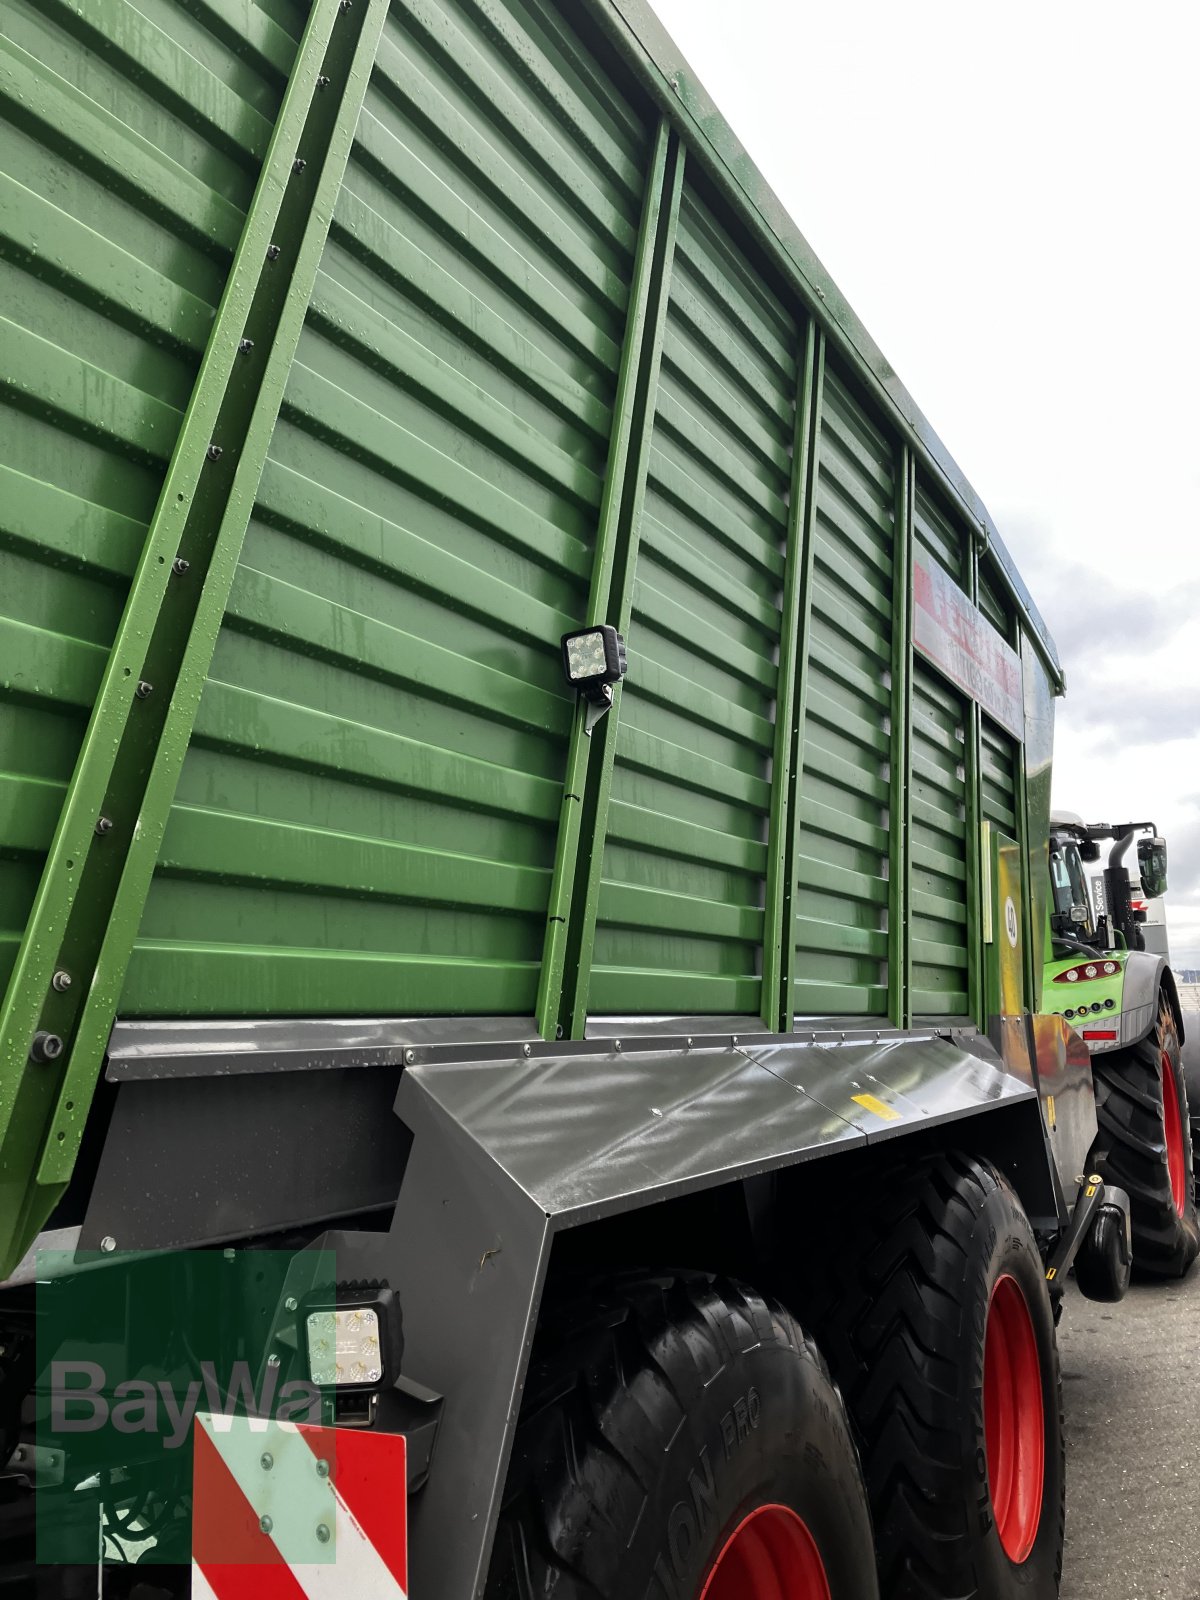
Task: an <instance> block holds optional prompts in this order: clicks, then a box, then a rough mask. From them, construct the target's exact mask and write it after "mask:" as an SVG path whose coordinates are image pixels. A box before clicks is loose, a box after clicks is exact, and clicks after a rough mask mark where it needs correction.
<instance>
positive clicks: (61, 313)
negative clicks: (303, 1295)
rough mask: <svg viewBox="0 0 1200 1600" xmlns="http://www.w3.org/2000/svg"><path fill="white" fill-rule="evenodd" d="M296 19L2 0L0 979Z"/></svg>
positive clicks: (140, 537)
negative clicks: (3, 0) (3, 3)
mask: <svg viewBox="0 0 1200 1600" xmlns="http://www.w3.org/2000/svg"><path fill="white" fill-rule="evenodd" d="M234 13H236V15H235V14H234ZM303 24H304V8H303V7H302V6H301V5H300V4H292V3H290V0H259V3H253V0H244V3H241V4H239V5H237V6H236V7H234V6H233V5H231V4H229V3H228V0H222V3H219V4H210V5H206V6H195V7H192V8H189V9H185V8H184V7H182V6H180V5H177V4H173V3H170V0H142V3H141V4H140V6H139V7H138V8H137V9H135V8H134V6H132V5H130V4H127V3H126V0H71V3H70V4H68V3H66V0H37V3H36V4H32V3H29V0H5V6H4V37H3V38H0V441H2V443H0V992H2V991H3V989H4V986H5V984H6V982H7V979H8V976H9V973H10V971H11V969H12V965H13V962H14V960H15V958H16V953H17V947H18V945H19V943H20V940H21V937H22V935H23V933H24V931H25V927H24V925H25V921H26V918H27V916H28V913H29V909H30V906H31V904H32V901H33V897H34V894H35V892H36V889H37V885H38V882H39V879H40V876H41V872H42V867H43V864H44V860H45V856H46V852H47V850H48V848H49V845H50V841H51V838H52V836H53V833H54V828H55V825H56V822H57V820H58V816H59V813H60V811H61V808H62V803H63V798H64V796H65V794H66V789H67V784H68V782H69V780H70V777H71V774H72V772H73V770H74V767H75V761H76V757H77V756H78V753H79V749H80V745H81V742H82V738H83V733H84V728H85V726H86V722H87V718H88V715H89V713H90V711H91V708H92V705H93V703H94V700H95V696H96V691H97V688H98V685H99V682H100V678H101V674H102V672H103V670H104V665H105V662H106V659H107V655H108V651H109V649H110V647H111V644H112V640H113V637H114V635H115V632H116V628H117V624H118V621H119V619H120V616H121V612H122V608H123V606H124V603H125V597H126V594H127V591H128V587H129V582H130V578H131V576H132V574H133V571H134V568H135V566H136V563H137V560H138V556H139V554H140V552H141V548H142V544H143V541H144V539H145V534H146V528H147V525H148V523H149V520H150V517H151V514H152V513H153V511H154V507H155V503H156V501H157V499H158V495H159V490H160V488H161V486H162V481H163V477H164V473H165V471H166V466H167V462H168V460H169V458H170V455H171V451H172V449H173V447H174V445H175V441H176V437H177V435H178V432H179V429H180V425H181V423H182V420H183V414H184V409H185V407H186V405H187V403H188V399H189V396H190V393H191V389H192V385H193V381H194V379H195V376H196V372H197V369H198V366H199V362H200V357H201V354H202V353H203V349H204V345H205V341H206V339H207V337H208V332H209V327H210V325H211V322H212V318H213V312H214V308H215V307H216V304H217V302H218V300H219V299H220V296H221V293H222V290H223V288H224V285H225V279H226V275H227V272H228V268H229V263H230V259H231V256H232V253H233V249H234V247H235V245H236V243H237V240H238V237H239V235H240V232H241V229H242V223H243V217H244V213H245V210H246V207H247V205H248V204H249V201H250V197H251V194H252V192H253V190H254V185H255V182H256V180H257V177H258V172H259V167H260V164H261V161H262V158H263V155H264V153H265V151H266V147H267V142H268V140H269V138H270V134H271V129H272V126H273V124H274V120H275V115H276V112H277V110H278V107H279V102H280V99H281V97H282V93H283V89H284V86H285V83H286V79H287V74H288V72H289V71H290V69H291V64H292V60H293V57H294V55H295V51H296V44H297V40H298V38H299V36H300V33H301V31H302V28H303Z"/></svg>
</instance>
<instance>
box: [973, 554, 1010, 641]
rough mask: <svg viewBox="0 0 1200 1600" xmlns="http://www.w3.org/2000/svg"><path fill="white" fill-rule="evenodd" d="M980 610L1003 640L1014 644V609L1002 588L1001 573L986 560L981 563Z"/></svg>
mask: <svg viewBox="0 0 1200 1600" xmlns="http://www.w3.org/2000/svg"><path fill="white" fill-rule="evenodd" d="M979 609H980V610H981V611H982V612H983V614H984V616H985V617H986V618H987V619H988V621H989V622H990V623H991V625H992V627H993V628H995V630H996V632H997V633H998V634H1000V636H1001V638H1003V639H1004V640H1005V641H1006V642H1007V643H1008V644H1012V642H1013V617H1012V609H1011V607H1010V605H1009V603H1008V601H1007V600H1006V598H1005V596H1004V593H1003V591H1002V589H1001V587H1000V575H999V573H998V572H997V571H996V569H995V567H994V566H993V564H992V563H991V562H990V561H986V560H984V561H981V562H980V563H979Z"/></svg>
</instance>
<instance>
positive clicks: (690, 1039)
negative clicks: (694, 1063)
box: [687, 1035, 694, 1050]
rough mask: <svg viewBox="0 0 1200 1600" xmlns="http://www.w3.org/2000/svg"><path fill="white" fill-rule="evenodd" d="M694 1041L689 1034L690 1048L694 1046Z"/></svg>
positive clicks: (688, 1044)
mask: <svg viewBox="0 0 1200 1600" xmlns="http://www.w3.org/2000/svg"><path fill="white" fill-rule="evenodd" d="M693 1043H694V1040H693V1039H692V1038H691V1036H690V1035H689V1037H688V1041H687V1047H688V1049H689V1050H690V1049H691V1048H692V1045H693Z"/></svg>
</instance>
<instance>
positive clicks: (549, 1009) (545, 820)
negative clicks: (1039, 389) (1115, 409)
mask: <svg viewBox="0 0 1200 1600" xmlns="http://www.w3.org/2000/svg"><path fill="white" fill-rule="evenodd" d="M630 15H631V10H630V7H629V5H622V6H621V7H620V8H618V7H616V6H614V5H612V4H611V3H609V0H586V3H578V4H571V5H566V4H563V3H560V0H391V3H390V4H389V3H388V0H361V4H356V6H355V7H354V8H352V9H351V10H349V11H343V10H342V8H341V6H340V5H339V4H338V3H337V0H312V3H311V5H304V4H302V3H301V0H294V3H293V0H189V3H188V4H187V5H177V4H171V3H168V0H139V3H138V5H137V6H136V7H135V6H134V5H133V4H132V3H130V0H70V3H67V0H38V3H37V4H34V3H32V0H8V4H7V6H6V37H5V38H4V39H3V40H2V41H0V73H2V74H3V80H2V82H0V97H2V98H0V112H2V113H3V115H4V117H5V118H7V122H6V124H5V128H4V136H3V138H0V340H2V341H3V349H2V352H0V412H2V415H0V440H2V446H0V991H3V990H4V988H5V984H7V990H6V991H5V998H4V1009H3V1011H2V1012H0V1223H2V1224H3V1226H2V1228H0V1258H3V1259H4V1260H8V1259H11V1256H12V1251H13V1250H14V1249H16V1248H17V1246H18V1245H20V1244H21V1243H22V1242H27V1240H28V1238H29V1237H31V1235H32V1231H33V1230H34V1229H35V1228H36V1225H37V1223H38V1221H39V1220H40V1219H42V1218H44V1217H45V1216H46V1215H47V1214H48V1213H49V1210H50V1208H51V1206H52V1203H53V1201H54V1198H55V1197H56V1196H57V1195H58V1194H60V1193H61V1192H62V1187H63V1185H64V1184H65V1182H66V1181H67V1179H68V1177H69V1175H70V1171H71V1165H72V1162H73V1159H74V1155H75V1151H76V1149H77V1148H78V1143H79V1139H80V1137H81V1133H82V1127H83V1122H84V1118H85V1114H86V1109H87V1106H88V1103H89V1101H90V1097H91V1092H92V1087H93V1085H94V1082H95V1077H96V1072H97V1069H98V1066H99V1063H100V1060H101V1058H102V1054H103V1049H104V1045H105V1041H106V1040H107V1037H108V1031H109V1029H110V1027H111V1023H112V1020H113V1017H114V1016H115V1015H117V1014H123V1015H189V1016H203V1015H234V1016H236V1015H275V1014H324V1015H355V1014H359V1015H361V1014H363V1013H376V1014H378V1013H383V1014H393V1015H404V1014H414V1013H419V1014H428V1015H447V1014H454V1013H475V1014H479V1013H491V1014H496V1013H499V1014H510V1015H514V1016H526V1017H527V1016H529V1015H531V1014H532V1015H535V1016H536V1018H537V1023H538V1026H539V1028H540V1029H541V1031H542V1032H543V1033H544V1034H546V1035H547V1036H551V1037H552V1036H554V1034H555V1033H561V1034H576V1035H578V1034H580V1033H582V1032H583V1031H584V1029H585V1028H586V1026H587V1024H588V1019H589V1018H590V1017H591V1018H594V1017H596V1016H597V1015H613V1014H626V1013H639V1014H643V1015H645V1014H650V1015H672V1014H676V1015H678V1014H683V1015H700V1014H708V1015H726V1016H729V1015H732V1016H741V1017H758V1018H760V1019H762V1020H763V1021H764V1022H765V1023H766V1024H767V1025H768V1026H770V1027H776V1028H777V1027H788V1026H790V1025H791V1024H792V1022H793V1019H794V1018H795V1017H796V1016H800V1017H813V1016H837V1017H846V1016H870V1017H876V1018H881V1019H882V1018H887V1019H890V1020H892V1021H894V1022H897V1023H899V1024H905V1023H907V1022H908V1021H910V1020H911V1019H912V1018H913V1017H914V1016H930V1015H937V1016H946V1015H949V1016H959V1017H967V1016H975V1017H979V1016H980V1015H981V1007H982V960H981V955H982V951H981V946H980V939H981V929H980V915H979V894H980V871H979V825H980V823H981V822H982V821H983V820H985V819H986V820H991V821H993V822H995V823H996V824H997V825H998V826H1004V827H1006V828H1007V827H1008V826H1009V825H1010V823H1011V825H1012V827H1013V829H1014V830H1015V831H1016V833H1017V835H1018V837H1021V838H1022V839H1023V841H1024V843H1025V846H1026V848H1027V849H1028V850H1029V852H1030V859H1031V860H1032V859H1033V852H1034V851H1035V848H1036V840H1035V837H1034V836H1035V834H1036V832H1037V828H1038V827H1040V826H1041V823H1040V820H1039V819H1040V817H1041V811H1042V810H1043V809H1044V805H1043V801H1044V798H1045V796H1044V790H1045V788H1046V783H1047V774H1048V758H1049V746H1048V734H1047V731H1046V730H1047V715H1046V709H1045V705H1044V703H1043V702H1044V701H1045V700H1046V697H1047V696H1048V694H1049V692H1050V691H1051V690H1052V689H1053V688H1054V686H1055V685H1056V683H1057V674H1058V669H1057V665H1056V662H1055V660H1054V657H1053V648H1052V646H1051V645H1050V644H1049V641H1048V640H1047V638H1046V637H1045V634H1044V630H1043V629H1041V627H1040V624H1039V623H1038V621H1037V618H1036V613H1035V612H1034V611H1033V609H1032V603H1031V602H1030V601H1029V600H1028V597H1027V596H1025V595H1024V593H1023V591H1022V590H1021V588H1020V585H1019V582H1018V581H1017V580H1015V579H1014V578H1013V576H1012V573H1011V571H1010V564H1009V563H1008V561H1007V557H1006V556H1004V554H1003V551H1002V548H1001V547H1000V546H999V544H998V543H997V541H996V538H995V535H994V532H993V531H992V530H990V525H989V524H988V523H987V520H986V514H984V513H983V512H982V508H980V507H979V505H978V502H977V501H976V500H975V499H974V497H973V495H972V494H971V492H970V490H969V487H968V486H966V485H965V483H963V482H962V480H961V478H960V477H959V475H958V474H957V471H956V469H953V464H952V463H950V462H949V458H948V457H946V455H945V452H944V450H943V449H942V447H941V446H940V444H938V442H937V441H936V439H935V438H934V436H933V435H932V433H931V431H930V430H929V429H928V427H927V425H926V424H925V423H924V422H923V419H921V418H920V416H919V413H917V412H916V411H915V408H914V407H913V406H912V405H911V402H910V401H909V400H908V398H907V396H906V395H905V394H904V392H903V391H902V390H901V389H899V386H898V385H897V384H896V382H895V379H894V375H893V374H892V373H891V371H890V368H888V367H887V366H886V363H884V362H883V361H882V358H880V357H878V355H877V354H876V353H875V352H874V350H873V347H872V346H871V345H870V343H869V340H868V339H867V337H866V335H865V333H864V332H863V330H861V329H860V328H859V327H858V325H857V323H855V322H854V320H853V316H852V313H850V312H849V310H848V308H846V307H845V305H844V302H842V301H841V299H840V296H838V295H837V293H836V290H835V288H834V286H833V285H832V284H831V283H829V282H828V280H827V279H825V278H824V276H823V274H821V273H820V272H819V268H817V267H816V266H815V264H814V263H813V262H812V261H811V258H810V256H809V254H808V253H807V247H806V246H804V245H803V241H802V240H800V239H799V236H798V235H795V234H794V230H791V228H790V224H788V223H787V222H786V219H783V218H782V217H781V214H780V213H779V212H778V208H777V206H776V203H775V202H774V201H773V199H772V198H771V197H770V196H769V194H768V193H767V191H766V190H765V187H764V186H763V185H762V184H761V180H759V179H758V178H757V175H756V174H754V173H753V170H752V168H751V167H750V166H749V165H748V163H747V162H746V161H745V160H744V158H743V157H741V156H739V155H738V153H737V151H736V147H735V146H734V144H733V142H732V139H731V136H730V135H729V134H728V131H727V130H725V129H724V128H723V125H721V124H720V122H719V119H717V118H716V116H715V114H714V113H712V112H711V108H709V109H706V102H705V101H704V99H703V95H702V93H701V92H700V91H699V90H698V89H697V88H696V86H695V85H694V83H693V82H692V81H691V80H690V79H689V78H688V77H687V75H686V73H681V72H677V71H675V72H674V75H673V76H672V75H671V72H672V71H674V69H671V70H668V67H667V65H665V64H664V63H668V62H669V61H671V60H673V57H672V55H671V52H670V50H669V49H668V46H667V44H664V42H663V41H662V39H661V38H660V37H659V36H658V34H657V33H656V32H655V26H656V25H653V23H652V19H649V18H643V19H642V22H641V24H639V26H641V27H643V31H644V32H645V36H646V39H647V40H649V41H650V43H649V44H648V43H646V42H644V41H643V40H642V38H641V37H639V36H638V35H635V34H634V33H633V32H632V31H631V27H630V24H629V22H628V17H629V16H630ZM814 274H815V275H816V276H814ZM914 552H924V553H925V555H926V556H927V557H932V559H933V560H934V561H935V562H937V563H938V564H939V565H940V566H941V567H942V568H943V569H944V570H945V571H946V572H947V573H949V574H950V576H951V578H952V579H953V581H954V582H955V583H956V584H957V585H958V586H959V587H960V589H961V590H962V592H963V594H964V595H965V596H966V597H967V598H968V600H969V601H970V602H971V603H977V604H978V606H979V607H980V609H981V612H982V614H983V616H985V617H986V618H988V619H990V622H991V623H992V625H993V626H995V627H996V628H997V629H998V630H999V631H1000V632H1002V633H1003V635H1004V637H1005V638H1006V639H1007V640H1008V641H1009V642H1010V643H1013V644H1016V643H1018V642H1019V643H1020V646H1021V650H1022V653H1023V655H1024V656H1025V658H1026V679H1027V698H1028V697H1029V696H1032V699H1031V700H1030V704H1031V705H1034V706H1035V710H1036V726H1037V730H1038V734H1037V737H1038V757H1037V773H1036V783H1035V785H1034V789H1033V799H1032V800H1031V801H1030V804H1032V805H1034V807H1035V811H1036V816H1035V817H1034V819H1033V822H1032V824H1030V823H1028V822H1027V819H1026V817H1025V813H1024V807H1025V804H1026V773H1025V765H1024V760H1023V756H1022V750H1021V747H1020V745H1019V744H1016V743H1014V742H1013V741H1011V740H1010V739H1009V738H1008V736H1007V735H1003V734H1000V733H999V732H998V731H997V730H995V729H994V728H992V727H991V726H990V724H989V722H988V720H987V718H986V717H984V716H983V715H981V712H980V709H979V707H978V706H977V705H976V704H974V702H973V701H970V700H969V699H967V698H966V696H965V695H964V694H963V692H962V691H961V690H959V689H957V688H955V687H953V686H952V685H951V684H950V683H949V682H948V681H947V680H946V679H945V678H943V677H942V676H941V674H940V673H939V672H938V671H937V670H936V669H934V668H933V667H932V666H930V665H929V664H928V663H927V662H925V661H924V660H921V661H918V662H915V663H914V661H913V654H912V647H911V643H910V639H911V614H912V595H911V591H912V582H911V558H912V555H913V553H914ZM588 621H611V622H614V623H617V624H619V625H620V626H622V627H623V629H624V631H625V632H626V634H627V637H628V641H629V652H630V675H629V678H628V680H627V681H626V683H625V685H624V686H623V687H622V688H621V689H619V690H618V691H617V696H616V703H615V706H614V709H613V710H612V712H611V713H610V714H609V715H608V716H607V717H606V718H604V719H603V721H602V722H601V723H600V724H599V725H598V727H597V728H596V729H595V730H594V732H593V731H589V730H587V729H586V728H585V726H584V722H583V717H582V715H581V712H580V710H579V708H578V707H577V706H576V704H575V703H574V700H573V698H572V697H571V695H570V694H569V693H568V691H567V688H566V685H565V684H564V683H563V681H562V676H561V669H560V666H559V660H558V641H559V636H560V635H561V633H562V632H563V631H565V630H566V629H568V628H571V627H576V626H579V625H580V624H582V623H585V622H588ZM1039 673H1040V677H1039V676H1038V674H1039ZM139 684H140V685H141V688H138V687H137V686H138V685H139ZM1030 686H1031V687H1030ZM143 691H144V692H143ZM101 818H103V819H104V821H103V823H102V822H101V820H100V819H101ZM1033 925H1036V924H1033ZM64 971H65V972H67V974H68V976H69V977H70V979H71V982H70V984H69V985H59V984H58V983H56V982H52V979H53V978H54V976H55V974H56V972H58V973H61V972H64ZM46 1036H51V1037H53V1038H57V1039H61V1041H62V1051H61V1055H59V1056H57V1057H55V1058H54V1059H53V1060H42V1061H35V1060H34V1059H32V1058H31V1052H35V1053H36V1050H37V1049H39V1048H40V1046H38V1045H37V1044H36V1039H37V1038H44V1037H46Z"/></svg>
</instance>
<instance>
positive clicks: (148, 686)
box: [133, 678, 154, 700]
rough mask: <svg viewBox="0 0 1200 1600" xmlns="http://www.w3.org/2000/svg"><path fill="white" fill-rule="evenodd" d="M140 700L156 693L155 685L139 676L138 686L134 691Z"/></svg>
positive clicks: (147, 698)
mask: <svg viewBox="0 0 1200 1600" xmlns="http://www.w3.org/2000/svg"><path fill="white" fill-rule="evenodd" d="M133 692H134V694H136V695H137V697H138V699H139V700H149V698H150V696H151V695H152V694H153V693H154V685H153V684H152V683H150V682H149V681H148V680H147V679H145V678H139V679H138V682H137V688H136V689H135V690H134V691H133Z"/></svg>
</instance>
